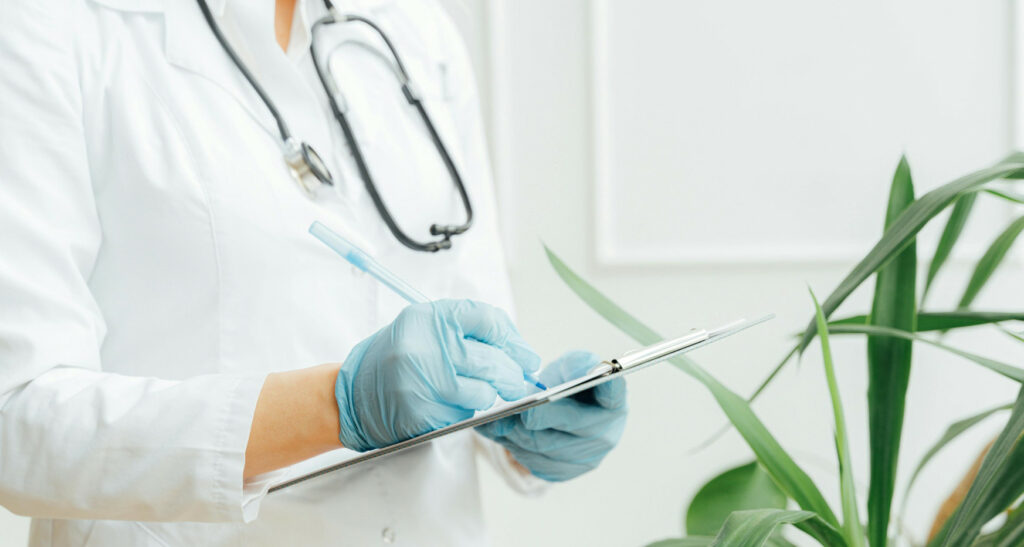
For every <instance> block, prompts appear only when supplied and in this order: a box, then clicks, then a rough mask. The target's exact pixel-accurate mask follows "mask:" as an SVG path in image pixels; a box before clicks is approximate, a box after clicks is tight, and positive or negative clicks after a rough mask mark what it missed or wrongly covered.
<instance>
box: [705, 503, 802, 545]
mask: <svg viewBox="0 0 1024 547" xmlns="http://www.w3.org/2000/svg"><path fill="white" fill-rule="evenodd" d="M814 518H815V514H814V513H811V512H809V511H786V510H783V509H755V510H752V511H736V512H735V513H733V514H731V515H729V518H727V519H725V524H724V525H723V526H722V529H721V531H719V532H718V535H717V536H715V540H714V541H713V542H712V543H711V545H712V546H714V547H761V546H762V545H764V544H766V543H767V542H768V539H769V538H770V537H771V536H772V534H773V533H775V529H776V528H778V527H779V526H781V525H783V524H799V523H802V522H806V521H808V520H811V519H814Z"/></svg>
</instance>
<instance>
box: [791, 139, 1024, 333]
mask: <svg viewBox="0 0 1024 547" xmlns="http://www.w3.org/2000/svg"><path fill="white" fill-rule="evenodd" d="M1020 174H1024V153H1021V152H1014V153H1013V154H1010V155H1009V156H1007V157H1006V158H1005V159H1003V160H1001V161H999V162H998V163H996V164H995V165H993V166H991V167H986V168H985V169H981V170H979V171H975V172H973V173H971V174H969V175H966V176H963V177H961V178H959V179H956V180H954V181H953V182H950V183H947V184H945V185H944V186H940V187H939V188H936V189H935V190H932V191H931V192H928V193H927V194H925V195H923V196H921V198H920V199H918V200H917V201H915V202H914V203H913V204H912V205H911V206H910V207H907V209H906V210H905V211H904V212H903V214H901V215H900V216H899V218H897V219H896V220H895V221H893V223H892V226H890V227H889V229H888V230H886V231H885V234H883V235H882V238H881V239H879V240H878V242H877V243H876V244H875V246H874V247H873V248H872V249H871V251H870V252H869V253H868V254H867V256H865V257H864V258H863V259H862V260H861V261H860V262H859V263H858V264H857V265H856V266H854V268H853V270H851V271H850V273H849V274H847V276H846V278H844V279H843V281H842V282H840V283H839V286H838V287H836V289H835V290H834V291H832V294H830V295H829V296H828V298H827V299H825V302H824V303H822V306H821V309H822V311H823V312H824V313H825V317H826V318H828V317H831V316H832V313H834V312H835V311H836V309H837V308H838V307H839V305H840V304H842V303H843V302H844V301H845V300H846V298H847V297H848V296H850V294H851V293H853V291H854V290H855V289H856V288H857V287H859V286H860V285H861V283H863V282H864V280H866V279H867V278H868V277H869V276H870V275H871V274H873V273H875V272H876V271H878V269H879V268H881V267H882V266H884V265H885V264H886V263H888V262H889V260H891V259H892V258H893V257H894V256H896V255H897V254H898V253H899V252H900V251H902V250H903V249H905V248H906V247H907V245H909V244H910V243H911V242H912V241H913V240H914V238H915V237H917V233H918V232H920V231H921V228H924V226H925V224H927V223H928V221H930V220H931V219H932V218H934V217H935V215H937V214H939V212H941V211H942V210H943V209H945V208H946V207H947V206H949V204H950V203H952V202H953V200H955V199H956V198H958V197H959V196H960V195H961V194H963V193H965V192H970V191H971V190H974V189H975V188H978V187H980V186H981V185H983V184H986V183H988V182H991V181H993V180H996V179H999V178H1006V177H1011V176H1020ZM814 334H815V325H814V319H813V318H812V319H811V321H810V322H809V323H808V325H807V328H806V329H804V336H803V338H802V339H801V341H800V349H801V351H803V349H804V348H806V347H807V344H809V343H810V342H811V339H813V338H814Z"/></svg>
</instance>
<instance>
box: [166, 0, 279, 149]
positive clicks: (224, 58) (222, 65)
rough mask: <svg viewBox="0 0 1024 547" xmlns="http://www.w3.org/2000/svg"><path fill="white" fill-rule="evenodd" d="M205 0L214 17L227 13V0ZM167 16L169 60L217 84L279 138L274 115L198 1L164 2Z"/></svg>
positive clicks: (241, 50)
mask: <svg viewBox="0 0 1024 547" xmlns="http://www.w3.org/2000/svg"><path fill="white" fill-rule="evenodd" d="M206 1H207V5H208V6H209V7H210V11H211V12H212V13H213V14H214V16H216V17H221V16H222V15H223V14H224V7H225V4H226V0H206ZM164 19H165V24H166V35H165V39H166V42H165V46H164V47H165V55H166V56H167V61H168V62H169V63H171V64H172V65H175V66H178V67H180V68H183V69H185V70H188V71H191V72H194V73H196V74H198V75H199V76H202V77H204V78H206V79H208V80H210V81H211V82H213V83H214V84H216V85H217V86H218V87H220V88H221V89H222V90H223V91H224V92H226V93H228V94H229V95H231V96H232V97H233V98H234V99H235V100H236V101H237V102H238V103H239V104H240V105H241V106H242V107H243V108H244V109H245V110H246V111H247V112H248V113H249V115H250V116H252V117H253V118H254V119H255V120H256V121H257V122H259V124H260V125H261V126H263V128H264V129H266V130H267V131H268V132H269V133H270V134H271V135H273V136H274V137H275V138H277V137H278V131H277V124H276V122H275V121H274V118H273V116H272V115H271V114H270V111H269V110H267V107H266V105H264V104H263V101H261V100H260V98H259V95H258V94H257V93H256V91H255V90H254V89H253V88H252V86H251V85H250V84H249V82H247V81H246V79H245V76H244V75H243V74H242V72H241V71H240V70H238V68H237V67H236V66H235V65H234V63H232V62H231V59H230V58H229V57H228V55H227V52H225V51H224V48H222V47H221V45H220V43H219V42H218V41H217V38H216V36H214V34H213V31H212V30H210V27H209V26H208V25H207V23H206V20H205V19H204V18H203V14H202V12H201V11H200V10H199V6H198V5H197V3H196V2H189V1H187V0H170V1H168V2H166V3H165V5H164ZM229 36H230V34H229ZM229 40H230V38H229ZM233 45H234V46H235V48H236V51H238V54H239V55H240V56H241V57H242V59H243V61H244V60H245V59H246V56H247V55H246V51H245V50H244V49H243V48H241V47H240V46H239V45H238V44H233Z"/></svg>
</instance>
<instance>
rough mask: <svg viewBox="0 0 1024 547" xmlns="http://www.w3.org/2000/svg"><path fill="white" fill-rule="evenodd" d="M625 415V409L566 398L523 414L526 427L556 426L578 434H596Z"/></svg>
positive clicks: (542, 427) (602, 431) (541, 428)
mask: <svg viewBox="0 0 1024 547" xmlns="http://www.w3.org/2000/svg"><path fill="white" fill-rule="evenodd" d="M624 415H625V409H621V410H620V409H614V410H609V409H606V408H603V407H600V406H596V405H588V404H585V403H581V402H579V401H574V400H572V399H562V400H559V401H555V402H553V403H548V404H546V405H541V406H539V407H536V408H531V409H529V410H527V411H526V412H523V413H522V414H521V417H522V422H523V427H525V428H526V429H528V430H530V431H541V430H544V429H554V430H557V431H562V432H565V433H571V434H573V435H576V436H578V437H596V436H599V435H601V434H602V433H604V432H605V431H606V430H608V428H609V427H611V425H612V424H613V423H614V422H616V421H617V420H618V419H620V417H621V416H624Z"/></svg>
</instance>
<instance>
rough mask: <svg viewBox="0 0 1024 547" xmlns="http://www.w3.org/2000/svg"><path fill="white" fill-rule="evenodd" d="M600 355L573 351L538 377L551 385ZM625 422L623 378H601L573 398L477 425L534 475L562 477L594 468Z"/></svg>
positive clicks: (583, 368)
mask: <svg viewBox="0 0 1024 547" xmlns="http://www.w3.org/2000/svg"><path fill="white" fill-rule="evenodd" d="M600 361H601V360H600V359H599V358H598V357H597V356H596V355H594V354H593V353H590V352H586V351H571V352H569V353H566V354H565V355H563V356H562V357H560V358H558V359H557V360H556V361H554V362H552V363H551V364H550V365H548V366H547V367H545V368H544V370H543V371H541V373H540V381H541V382H544V384H546V385H548V386H555V385H558V384H561V383H563V382H567V381H569V380H573V379H576V378H579V377H580V376H583V375H584V374H586V373H587V372H588V371H590V369H592V368H594V366H596V365H597V364H598V363H600ZM625 427H626V383H625V381H623V380H622V379H621V378H619V379H617V380H612V381H610V382H605V383H603V384H601V385H599V386H596V387H594V388H592V389H588V390H587V391H583V392H581V393H578V394H576V395H574V396H572V397H567V398H565V399H560V400H558V401H555V402H552V403H547V404H545V405H541V406H539V407H536V408H531V409H530V410H527V411H526V412H523V413H520V414H517V415H515V416H509V417H508V418H503V419H501V420H498V421H495V422H491V423H489V424H484V425H482V426H480V427H477V431H479V432H480V433H481V434H482V435H484V436H485V437H487V438H489V439H491V440H494V441H497V442H498V443H500V444H501V445H503V446H504V447H505V448H507V449H508V451H509V452H511V453H512V456H513V457H514V458H515V459H516V461H518V462H519V463H520V464H522V465H523V466H524V467H526V468H527V469H529V470H530V472H531V473H533V474H534V475H535V476H537V477H540V478H542V479H544V480H547V481H565V480H569V479H571V478H573V477H576V476H579V475H582V474H583V473H586V472H587V471H590V470H592V469H594V468H595V467H597V464H599V463H600V462H601V460H602V459H604V457H605V456H606V455H607V454H608V452H610V451H611V449H612V448H614V447H615V445H616V444H617V443H618V442H619V439H620V438H621V437H622V431H623V429H625Z"/></svg>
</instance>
